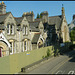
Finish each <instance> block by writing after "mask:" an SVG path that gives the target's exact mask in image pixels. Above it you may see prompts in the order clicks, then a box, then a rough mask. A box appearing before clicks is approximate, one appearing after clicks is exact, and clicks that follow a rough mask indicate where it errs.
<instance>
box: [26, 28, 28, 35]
mask: <svg viewBox="0 0 75 75" xmlns="http://www.w3.org/2000/svg"><path fill="white" fill-rule="evenodd" d="M27 34H28V28H27V27H26V35H27Z"/></svg>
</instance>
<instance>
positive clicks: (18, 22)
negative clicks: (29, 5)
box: [14, 17, 24, 25]
mask: <svg viewBox="0 0 75 75" xmlns="http://www.w3.org/2000/svg"><path fill="white" fill-rule="evenodd" d="M14 18H15V20H16V22H17V25H18V24H20V23H21V22H22V20H23V18H24V17H14Z"/></svg>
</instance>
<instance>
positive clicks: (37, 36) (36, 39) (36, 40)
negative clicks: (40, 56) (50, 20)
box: [32, 33, 40, 43]
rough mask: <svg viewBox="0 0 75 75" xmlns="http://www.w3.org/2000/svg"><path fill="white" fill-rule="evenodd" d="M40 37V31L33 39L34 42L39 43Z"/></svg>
mask: <svg viewBox="0 0 75 75" xmlns="http://www.w3.org/2000/svg"><path fill="white" fill-rule="evenodd" d="M39 37H40V33H37V34H34V37H33V39H32V43H37V42H38V40H39Z"/></svg>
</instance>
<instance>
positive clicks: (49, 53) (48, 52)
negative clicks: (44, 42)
mask: <svg viewBox="0 0 75 75" xmlns="http://www.w3.org/2000/svg"><path fill="white" fill-rule="evenodd" d="M47 56H48V57H49V56H51V52H50V50H49V48H48V50H47Z"/></svg>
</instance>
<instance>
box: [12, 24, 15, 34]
mask: <svg viewBox="0 0 75 75" xmlns="http://www.w3.org/2000/svg"><path fill="white" fill-rule="evenodd" d="M11 34H14V24H12V25H11Z"/></svg>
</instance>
